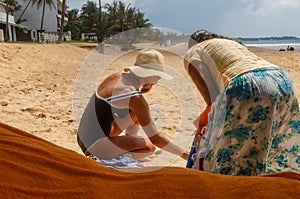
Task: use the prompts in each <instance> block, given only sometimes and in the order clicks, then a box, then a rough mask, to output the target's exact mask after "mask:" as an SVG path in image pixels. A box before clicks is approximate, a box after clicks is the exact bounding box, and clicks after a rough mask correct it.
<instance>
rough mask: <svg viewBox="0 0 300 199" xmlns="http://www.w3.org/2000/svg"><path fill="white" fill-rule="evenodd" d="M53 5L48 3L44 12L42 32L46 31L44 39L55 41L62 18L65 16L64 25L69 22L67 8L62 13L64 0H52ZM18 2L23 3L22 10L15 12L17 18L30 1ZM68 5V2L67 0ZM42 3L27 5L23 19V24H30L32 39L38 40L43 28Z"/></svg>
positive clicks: (18, 0)
mask: <svg viewBox="0 0 300 199" xmlns="http://www.w3.org/2000/svg"><path fill="white" fill-rule="evenodd" d="M52 1H53V5H51V6H50V5H48V4H46V6H45V13H44V23H43V27H42V32H44V33H45V34H44V37H45V38H43V39H45V40H50V41H53V40H54V41H55V40H56V38H57V33H58V31H59V30H60V27H61V24H60V23H61V18H62V17H64V25H66V24H67V22H68V16H67V13H68V12H67V9H66V10H65V13H64V14H62V0H52ZM17 2H18V4H19V5H21V6H22V7H21V10H19V11H17V12H15V18H16V20H18V19H19V17H20V15H21V13H22V11H23V10H24V9H25V8H26V5H27V3H28V1H23V0H17ZM66 6H67V2H66ZM42 7H43V6H42V5H41V6H40V7H38V6H37V4H35V5H33V6H32V3H30V5H29V6H28V7H27V9H26V11H25V12H24V14H23V16H22V18H21V20H25V21H23V22H21V24H22V25H24V26H28V27H29V28H30V29H31V30H32V39H33V40H36V39H38V38H37V35H38V33H39V32H40V30H41V19H42V10H43V9H42Z"/></svg>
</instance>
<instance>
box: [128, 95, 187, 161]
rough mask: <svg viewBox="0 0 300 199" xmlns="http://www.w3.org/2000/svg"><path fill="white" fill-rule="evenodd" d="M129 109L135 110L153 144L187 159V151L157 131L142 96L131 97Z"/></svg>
mask: <svg viewBox="0 0 300 199" xmlns="http://www.w3.org/2000/svg"><path fill="white" fill-rule="evenodd" d="M130 109H131V110H133V111H134V112H135V114H136V117H137V120H138V122H139V123H140V125H141V126H142V128H143V130H144V132H145V133H146V135H147V136H148V137H149V139H150V141H151V142H152V143H153V144H154V145H155V146H157V147H159V148H161V149H163V150H165V151H168V152H170V153H173V154H175V155H178V156H180V157H182V158H183V159H185V160H187V158H188V152H187V151H186V150H184V149H182V148H181V147H179V146H177V145H175V144H173V143H172V142H171V140H169V139H168V138H167V137H166V136H164V135H163V134H162V133H161V132H159V131H158V129H157V127H156V125H155V123H154V122H153V120H152V118H151V114H150V109H149V105H148V103H147V102H146V100H145V99H144V97H143V96H137V97H133V98H132V99H131V100H130Z"/></svg>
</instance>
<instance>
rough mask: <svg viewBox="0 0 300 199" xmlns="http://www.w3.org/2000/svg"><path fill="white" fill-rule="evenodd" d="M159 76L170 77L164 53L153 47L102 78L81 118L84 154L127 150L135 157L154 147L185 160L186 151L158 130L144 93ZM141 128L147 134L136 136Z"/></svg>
mask: <svg viewBox="0 0 300 199" xmlns="http://www.w3.org/2000/svg"><path fill="white" fill-rule="evenodd" d="M160 79H167V80H169V79H172V77H171V76H170V75H168V74H166V73H165V72H164V57H163V55H162V54H161V53H160V52H158V51H156V50H154V49H143V50H141V51H140V52H139V53H138V54H137V57H136V62H135V64H134V66H132V67H127V68H125V69H124V70H123V71H121V72H117V73H114V74H111V75H109V76H108V77H107V78H105V79H104V80H103V81H102V82H101V84H100V85H99V87H98V89H97V91H95V93H94V95H93V96H92V98H91V99H90V101H89V103H88V105H87V107H86V110H85V112H84V114H83V116H82V119H81V121H80V125H79V128H78V134H77V140H78V144H79V146H80V147H81V149H82V151H83V153H84V154H85V155H91V154H92V155H94V156H96V157H97V158H99V159H110V158H114V157H117V156H119V155H122V154H124V153H126V152H130V153H132V154H133V156H134V157H136V156H139V155H145V154H146V155H149V154H151V153H152V152H153V151H154V150H155V147H156V146H157V147H159V148H162V149H164V150H166V151H168V152H170V153H173V154H176V155H178V156H180V157H182V158H184V159H187V156H188V153H187V152H186V151H185V150H183V149H182V148H181V147H179V146H176V145H174V144H173V143H172V142H171V141H170V140H169V139H168V138H167V137H166V136H164V135H163V134H162V133H161V132H159V131H158V129H157V127H156V125H155V123H154V121H153V119H152V118H151V115H150V108H149V105H148V103H147V101H146V100H145V98H144V96H143V94H144V93H146V92H149V91H150V90H151V89H152V86H153V85H155V84H157V82H158V81H159V80H160ZM140 127H141V128H142V129H143V130H144V132H145V133H146V135H147V137H141V136H137V133H138V130H139V128H140ZM123 131H124V132H125V135H120V134H121V133H122V132H123Z"/></svg>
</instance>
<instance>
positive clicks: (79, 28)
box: [65, 1, 152, 39]
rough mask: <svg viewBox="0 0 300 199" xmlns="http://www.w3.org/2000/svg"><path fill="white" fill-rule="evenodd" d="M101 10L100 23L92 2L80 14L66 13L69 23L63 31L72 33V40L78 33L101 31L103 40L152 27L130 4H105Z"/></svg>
mask: <svg viewBox="0 0 300 199" xmlns="http://www.w3.org/2000/svg"><path fill="white" fill-rule="evenodd" d="M101 10H102V11H101V22H100V23H99V18H100V17H99V8H98V7H97V4H96V3H95V2H93V1H87V3H85V4H84V5H83V6H82V8H81V13H79V12H78V9H73V10H70V11H68V15H69V21H68V24H67V25H66V26H65V30H66V31H67V30H69V31H71V32H72V39H79V38H80V33H83V32H84V33H91V32H93V33H99V30H100V29H101V30H102V32H101V35H102V36H103V38H104V39H105V38H108V37H110V36H112V35H115V34H118V33H120V32H123V31H126V30H131V29H136V28H143V27H151V26H152V24H151V23H150V22H149V19H146V18H145V14H144V13H142V12H141V11H140V10H139V9H136V8H134V7H132V6H131V4H129V5H127V6H125V4H124V3H123V2H121V1H118V2H117V1H114V2H113V3H112V4H105V5H104V7H103V8H101Z"/></svg>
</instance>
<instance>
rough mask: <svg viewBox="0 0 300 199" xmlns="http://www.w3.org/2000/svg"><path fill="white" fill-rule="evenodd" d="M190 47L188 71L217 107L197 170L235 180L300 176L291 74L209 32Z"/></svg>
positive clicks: (299, 121) (298, 125) (200, 150)
mask: <svg viewBox="0 0 300 199" xmlns="http://www.w3.org/2000/svg"><path fill="white" fill-rule="evenodd" d="M189 48H190V49H189V50H188V52H187V53H186V56H185V60H184V65H185V68H186V70H187V72H188V73H189V75H190V76H191V78H192V80H193V81H194V83H195V84H196V86H197V88H198V89H199V91H200V93H201V94H202V96H203V98H204V100H205V102H206V104H207V106H211V111H210V113H209V115H208V123H207V130H206V133H205V136H204V138H202V139H201V140H200V144H199V146H198V148H197V151H196V154H195V155H194V156H195V157H194V165H192V166H191V167H193V168H196V169H199V168H203V170H204V171H208V172H213V173H219V174H229V175H260V174H268V173H275V172H280V171H294V172H300V153H299V152H300V150H299V149H300V142H299V140H300V118H299V104H298V99H297V96H296V94H295V90H294V85H293V81H292V80H291V78H290V77H289V76H288V74H287V73H285V72H284V71H283V70H282V69H280V68H279V67H278V66H276V65H274V64H271V63H270V62H268V61H266V60H264V59H262V58H259V57H257V56H256V55H255V54H253V53H252V52H250V51H249V50H248V49H247V48H246V47H245V46H243V45H242V44H241V43H239V42H237V41H235V40H233V39H230V38H226V37H224V36H221V35H217V34H213V33H211V32H208V31H206V30H199V31H197V32H195V33H194V34H192V36H191V38H190V39H189ZM201 159H203V163H202V162H201V161H199V160H201ZM199 162H200V163H201V164H202V165H197V164H198V163H199Z"/></svg>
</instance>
